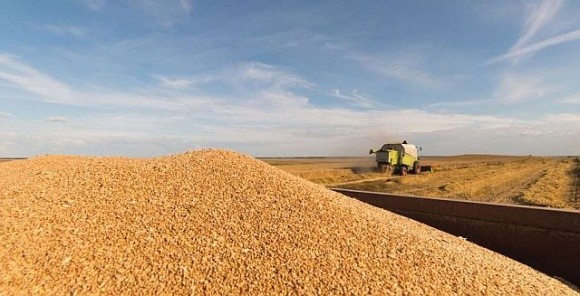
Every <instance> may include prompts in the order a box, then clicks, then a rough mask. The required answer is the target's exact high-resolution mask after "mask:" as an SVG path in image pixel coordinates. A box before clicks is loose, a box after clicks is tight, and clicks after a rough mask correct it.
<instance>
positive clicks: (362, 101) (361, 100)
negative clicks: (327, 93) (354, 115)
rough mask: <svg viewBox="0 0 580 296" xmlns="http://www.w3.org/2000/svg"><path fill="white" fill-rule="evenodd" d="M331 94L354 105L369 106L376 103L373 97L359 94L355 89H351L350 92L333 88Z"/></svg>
mask: <svg viewBox="0 0 580 296" xmlns="http://www.w3.org/2000/svg"><path fill="white" fill-rule="evenodd" d="M331 95H332V96H333V97H335V98H338V99H341V100H345V101H347V102H348V103H350V104H352V105H355V106H360V107H365V108H369V107H372V106H374V105H375V104H376V102H375V101H374V100H373V99H371V98H370V97H368V96H366V95H362V94H360V93H359V92H358V90H356V89H353V90H352V91H351V92H350V93H343V92H341V91H340V90H339V89H333V90H332V94H331Z"/></svg>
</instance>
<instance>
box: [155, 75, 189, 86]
mask: <svg viewBox="0 0 580 296" xmlns="http://www.w3.org/2000/svg"><path fill="white" fill-rule="evenodd" d="M155 78H156V79H157V80H159V83H160V85H161V86H163V87H169V88H175V89H186V88H190V87H191V86H193V85H195V84H197V83H198V81H197V80H195V79H187V78H170V77H165V76H155Z"/></svg>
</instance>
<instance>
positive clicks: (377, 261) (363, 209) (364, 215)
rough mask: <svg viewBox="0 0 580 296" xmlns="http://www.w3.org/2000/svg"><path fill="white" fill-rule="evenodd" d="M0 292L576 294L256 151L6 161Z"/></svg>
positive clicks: (0, 192) (0, 170) (0, 180)
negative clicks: (297, 174)
mask: <svg viewBox="0 0 580 296" xmlns="http://www.w3.org/2000/svg"><path fill="white" fill-rule="evenodd" d="M0 270H2V273H1V274H0V294H16V293H22V294H94V293H104V294H121V293H122V294H169V293H177V294H235V295H239V294H248V295H256V294H325V295H327V294H374V295H403V294H405V295H434V294H440V295H449V294H469V295H577V292H575V291H573V290H571V289H570V288H568V287H567V286H565V285H564V284H562V283H560V282H559V281H557V280H555V279H552V278H550V277H548V276H546V275H544V274H541V273H539V272H537V271H535V270H533V269H531V268H530V267H527V266H525V265H523V264H520V263H517V262H515V261H513V260H511V259H508V258H506V257H503V256H501V255H498V254H496V253H493V252H491V251H489V250H487V249H484V248H481V247H479V246H476V245H474V244H472V243H470V242H467V241H464V240H462V239H460V238H457V237H454V236H452V235H449V234H446V233H443V232H440V231H437V230H435V229H433V228H431V227H428V226H426V225H423V224H420V223H418V222H415V221H412V220H410V219H407V218H404V217H401V216H398V215H395V214H392V213H390V212H387V211H384V210H380V209H377V208H374V207H372V206H369V205H366V204H364V203H361V202H358V201H356V200H353V199H350V198H347V197H345V196H343V195H340V194H336V193H334V192H331V191H329V190H327V189H326V188H324V187H323V186H319V185H316V184H313V183H310V182H308V181H305V180H303V179H301V178H297V177H295V176H292V175H290V174H288V173H285V172H283V171H281V170H279V169H276V168H274V167H272V166H269V165H267V164H265V163H263V162H260V161H256V160H254V159H252V158H250V157H247V156H243V155H239V154H235V153H232V152H226V151H219V150H203V151H196V152H190V153H186V154H182V155H174V156H168V157H162V158H155V159H126V158H83V157H65V156H48V157H39V158H33V159H30V160H23V161H13V162H5V163H1V164H0Z"/></svg>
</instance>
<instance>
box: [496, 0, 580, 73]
mask: <svg viewBox="0 0 580 296" xmlns="http://www.w3.org/2000/svg"><path fill="white" fill-rule="evenodd" d="M563 4H564V0H543V1H542V2H541V3H540V4H539V5H534V4H532V5H530V13H529V15H528V17H527V19H526V22H525V24H524V27H523V30H522V33H521V35H520V37H519V38H518V40H517V41H516V43H515V44H514V45H513V46H512V47H511V48H510V49H509V50H508V52H507V53H505V54H502V55H499V56H496V57H493V58H491V59H489V60H487V61H486V64H494V63H497V62H501V61H505V60H509V61H511V62H513V63H517V62H518V61H520V60H522V59H524V58H526V57H529V56H531V55H533V54H534V53H536V52H537V51H540V50H542V49H545V48H547V47H550V46H554V45H558V44H561V43H566V42H571V41H575V40H579V39H580V29H576V30H573V31H570V32H567V33H563V34H560V35H557V36H553V37H550V38H547V39H544V40H542V41H539V42H535V43H530V42H531V41H532V40H533V39H534V37H535V36H536V35H537V34H538V32H540V31H541V30H542V29H543V28H544V27H545V26H546V25H548V24H549V23H550V22H551V21H552V20H553V19H554V17H555V16H556V14H557V13H558V11H559V10H560V9H561V8H562V6H563Z"/></svg>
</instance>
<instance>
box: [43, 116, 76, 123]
mask: <svg viewBox="0 0 580 296" xmlns="http://www.w3.org/2000/svg"><path fill="white" fill-rule="evenodd" d="M46 121H50V122H55V123H69V122H70V120H68V119H67V118H65V117H62V116H51V117H48V118H47V119H46Z"/></svg>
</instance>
